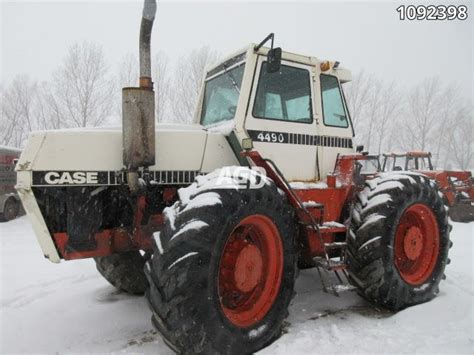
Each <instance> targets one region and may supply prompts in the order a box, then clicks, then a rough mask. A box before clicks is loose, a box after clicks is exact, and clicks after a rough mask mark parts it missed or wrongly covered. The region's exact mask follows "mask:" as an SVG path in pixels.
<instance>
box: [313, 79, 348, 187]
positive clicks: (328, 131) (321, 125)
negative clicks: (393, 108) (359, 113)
mask: <svg viewBox="0 0 474 355" xmlns="http://www.w3.org/2000/svg"><path fill="white" fill-rule="evenodd" d="M316 84H317V85H318V91H319V93H320V95H317V97H316V100H317V101H318V106H319V108H320V109H319V112H321V115H320V116H321V119H318V132H319V134H320V135H321V136H320V139H319V141H320V147H319V149H318V162H319V168H320V172H321V177H322V178H325V177H326V176H327V174H329V173H332V172H333V171H334V166H335V162H336V160H337V156H338V155H339V154H350V153H353V152H354V147H353V141H352V138H353V129H352V122H351V120H350V116H349V111H348V110H347V106H346V102H345V99H344V94H343V91H342V88H341V84H340V82H339V79H338V77H337V76H336V75H334V74H333V73H328V74H323V73H321V74H320V75H319V76H318V78H317V80H316Z"/></svg>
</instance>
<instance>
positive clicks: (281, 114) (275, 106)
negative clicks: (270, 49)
mask: <svg viewBox="0 0 474 355" xmlns="http://www.w3.org/2000/svg"><path fill="white" fill-rule="evenodd" d="M312 68H313V67H312V66H311V65H306V64H301V63H295V62H289V61H285V60H282V63H281V68H280V70H279V72H276V73H268V72H267V62H266V57H264V56H260V57H259V59H258V61H257V67H256V71H255V76H254V81H253V85H252V93H251V96H250V101H249V107H248V109H247V113H246V118H245V125H244V128H245V130H246V132H247V134H248V136H249V137H250V138H252V140H253V144H254V149H255V150H257V151H258V152H260V154H261V155H262V156H263V157H264V158H269V159H271V160H273V161H274V162H275V163H276V165H277V166H278V168H279V169H280V170H281V171H282V173H283V175H284V176H285V178H286V179H287V180H288V181H314V180H317V179H318V178H319V176H318V173H317V154H316V152H317V150H316V143H317V142H316V122H315V120H314V113H315V103H314V100H313V97H314V95H313V90H314V88H313V77H312V73H313V71H312Z"/></svg>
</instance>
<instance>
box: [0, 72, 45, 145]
mask: <svg viewBox="0 0 474 355" xmlns="http://www.w3.org/2000/svg"><path fill="white" fill-rule="evenodd" d="M36 93H37V84H36V82H35V81H33V80H31V79H30V78H29V77H28V76H26V75H18V76H16V77H15V78H14V79H13V81H12V82H11V84H10V85H9V86H8V87H7V88H5V89H3V90H2V92H1V117H0V143H1V144H4V145H13V146H16V147H20V146H21V145H22V144H23V143H24V141H25V140H26V138H27V136H28V133H29V132H31V131H32V130H33V129H36V120H35V115H34V105H35V101H36Z"/></svg>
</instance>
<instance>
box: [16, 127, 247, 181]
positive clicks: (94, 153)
mask: <svg viewBox="0 0 474 355" xmlns="http://www.w3.org/2000/svg"><path fill="white" fill-rule="evenodd" d="M236 164H238V162H237V158H236V156H235V154H234V153H233V151H232V149H231V148H230V145H229V143H228V142H227V136H226V133H225V132H215V131H208V130H205V129H204V128H203V127H202V126H201V125H169V124H166V125H165V124H159V125H157V127H156V164H155V165H154V166H151V167H150V170H151V171H163V172H181V171H183V172H187V171H188V172H189V171H191V172H209V171H212V170H214V169H215V168H218V167H222V166H226V165H236ZM123 168H124V166H123V159H122V130H121V129H120V128H101V129H69V130H57V131H40V132H34V133H32V134H31V135H30V137H29V139H28V143H27V145H26V147H25V149H24V151H23V154H22V155H21V158H20V160H19V162H18V164H17V169H16V170H17V171H18V172H19V175H23V174H22V172H31V171H33V179H32V180H33V183H32V185H45V184H44V181H42V182H38V181H35V180H36V179H35V174H34V172H35V171H40V172H55V173H54V174H53V176H52V178H51V179H49V180H52V181H58V179H59V177H58V176H59V175H58V173H59V174H61V173H62V172H79V173H81V174H82V173H84V172H119V171H121V170H122V169H123ZM81 174H79V175H81ZM70 175H71V174H70ZM79 175H78V176H79ZM65 179H66V180H65V182H66V183H68V182H69V183H68V184H70V181H68V180H70V179H69V178H68V177H66V178H65ZM82 180H83V179H81V178H79V179H77V181H79V183H74V184H75V185H77V184H79V185H81V183H80V182H81V181H82ZM22 181H23V182H24V183H25V182H26V181H25V180H24V179H22ZM183 182H184V181H183ZM27 185H28V184H27Z"/></svg>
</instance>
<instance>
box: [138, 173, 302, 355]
mask: <svg viewBox="0 0 474 355" xmlns="http://www.w3.org/2000/svg"><path fill="white" fill-rule="evenodd" d="M214 177H215V175H212V174H211V176H204V177H200V178H198V179H197V182H195V183H194V184H192V185H191V186H190V187H188V188H185V189H180V190H179V196H180V200H179V201H178V202H176V203H175V205H174V206H172V207H171V208H169V209H167V210H166V211H165V216H166V222H165V226H164V228H163V230H162V231H161V232H160V233H156V234H155V240H156V246H157V248H156V249H157V250H155V253H154V255H153V257H152V258H151V259H150V260H149V262H148V263H147V266H146V270H145V273H146V275H147V277H148V280H149V283H150V288H149V290H148V291H147V298H148V302H149V305H150V308H151V310H152V311H153V316H152V321H153V324H154V325H155V327H156V328H157V329H158V330H159V331H160V333H161V334H162V336H163V337H164V340H165V342H166V343H167V344H168V345H169V346H170V347H171V348H172V349H173V350H175V351H176V352H179V353H185V354H190V353H192V354H194V353H202V354H215V353H219V354H247V353H253V352H255V351H257V350H259V349H261V348H263V347H265V346H266V345H268V344H269V343H271V342H272V341H273V340H275V339H276V338H277V337H279V336H280V334H281V330H282V325H283V321H284V319H285V318H286V317H287V315H288V306H289V303H290V300H291V298H292V297H293V294H294V291H293V287H294V282H295V277H296V258H297V253H296V251H295V250H296V242H295V240H296V238H295V237H296V235H295V234H296V227H295V222H294V214H293V211H292V209H291V208H290V207H289V205H288V204H287V203H286V201H285V199H284V198H282V197H281V196H280V195H279V193H278V191H277V188H276V187H275V185H274V184H273V183H272V182H270V181H266V183H265V185H264V186H263V187H260V188H256V189H253V188H250V189H237V188H236V186H234V188H222V186H219V185H217V186H216V183H215V180H214ZM227 187H229V186H227Z"/></svg>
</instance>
